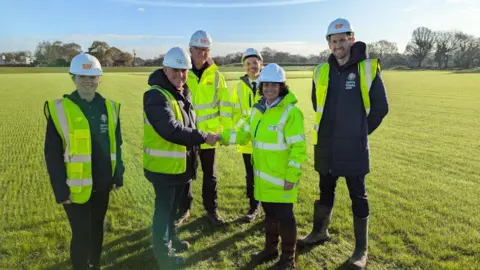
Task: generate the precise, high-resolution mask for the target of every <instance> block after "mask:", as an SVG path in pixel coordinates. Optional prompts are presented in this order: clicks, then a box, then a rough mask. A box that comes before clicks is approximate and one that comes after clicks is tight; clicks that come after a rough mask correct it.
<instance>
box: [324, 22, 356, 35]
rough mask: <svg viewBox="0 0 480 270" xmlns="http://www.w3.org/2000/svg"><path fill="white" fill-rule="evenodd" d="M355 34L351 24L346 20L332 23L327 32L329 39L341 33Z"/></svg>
mask: <svg viewBox="0 0 480 270" xmlns="http://www.w3.org/2000/svg"><path fill="white" fill-rule="evenodd" d="M348 32H352V33H353V28H352V25H351V24H350V22H349V21H348V20H346V19H342V18H338V19H336V20H334V21H333V22H331V23H330V25H329V26H328V30H327V39H328V36H330V35H334V34H341V33H348Z"/></svg>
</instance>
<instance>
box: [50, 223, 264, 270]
mask: <svg viewBox="0 0 480 270" xmlns="http://www.w3.org/2000/svg"><path fill="white" fill-rule="evenodd" d="M238 223H241V221H240V220H234V221H232V222H230V223H228V224H227V225H225V226H223V227H219V228H218V227H213V226H212V225H210V223H209V221H208V219H207V218H206V217H201V218H198V219H196V220H194V221H192V222H190V223H187V224H185V225H183V226H182V227H180V228H179V229H178V230H179V232H182V231H189V232H198V231H201V233H197V235H196V236H194V237H191V238H189V239H185V240H187V241H190V242H194V241H196V240H198V239H199V238H200V237H205V236H210V235H212V234H213V233H215V232H221V233H227V232H228V231H229V230H230V229H231V228H229V227H230V226H235V225H237V224H238ZM262 229H263V223H262V222H259V223H256V224H253V225H252V226H251V227H249V228H248V229H246V230H244V231H241V232H238V233H235V234H233V235H230V236H229V237H228V238H226V239H224V240H222V241H220V242H217V243H214V244H213V245H212V246H209V247H207V248H205V249H203V250H200V251H198V252H196V253H193V254H190V256H188V257H186V260H187V264H186V267H191V266H193V265H195V264H197V263H199V262H201V261H204V260H209V259H214V260H216V259H217V258H219V256H220V253H221V252H222V251H224V250H227V249H229V248H231V246H232V245H234V244H235V243H236V242H238V241H243V240H244V239H245V238H246V237H249V236H251V235H253V234H254V232H255V231H257V230H262ZM151 246H152V242H151V230H150V228H144V229H141V230H139V231H137V232H134V233H132V234H130V235H127V236H124V237H121V238H118V239H115V240H113V241H111V242H109V243H106V244H104V246H103V253H102V258H101V265H104V267H102V269H159V268H158V266H157V261H156V259H155V256H154V254H153V250H152V248H151ZM235 252H237V251H235ZM243 253H244V250H239V251H238V256H241V255H242V254H243ZM234 256H235V255H234ZM256 266H257V264H256V263H255V262H249V263H248V264H247V265H245V266H242V267H241V268H240V269H254V268H255V267H256ZM45 269H49V270H50V269H51V270H53V269H71V263H70V259H68V260H66V261H63V262H60V263H58V264H55V265H53V266H50V267H48V268H45Z"/></svg>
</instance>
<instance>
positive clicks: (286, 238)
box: [273, 223, 297, 270]
mask: <svg viewBox="0 0 480 270" xmlns="http://www.w3.org/2000/svg"><path fill="white" fill-rule="evenodd" d="M282 225H284V224H282ZM280 237H281V238H282V255H281V256H280V260H279V261H278V262H277V263H276V264H275V265H274V266H273V269H275V270H290V269H296V263H295V253H296V244H297V226H296V224H295V223H293V224H285V225H284V226H280Z"/></svg>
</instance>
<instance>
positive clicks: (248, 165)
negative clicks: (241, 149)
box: [242, 154, 260, 209]
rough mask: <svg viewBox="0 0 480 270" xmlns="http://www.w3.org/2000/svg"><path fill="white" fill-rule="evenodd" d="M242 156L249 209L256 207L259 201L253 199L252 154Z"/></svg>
mask: <svg viewBox="0 0 480 270" xmlns="http://www.w3.org/2000/svg"><path fill="white" fill-rule="evenodd" d="M242 156H243V163H244V164H245V180H246V182H247V198H248V199H249V201H250V209H256V208H258V206H259V204H260V202H259V201H257V200H255V195H254V181H253V165H252V155H251V154H242Z"/></svg>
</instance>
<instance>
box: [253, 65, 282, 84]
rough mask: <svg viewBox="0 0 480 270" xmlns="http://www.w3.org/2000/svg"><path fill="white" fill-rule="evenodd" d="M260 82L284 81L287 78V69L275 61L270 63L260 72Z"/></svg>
mask: <svg viewBox="0 0 480 270" xmlns="http://www.w3.org/2000/svg"><path fill="white" fill-rule="evenodd" d="M258 80H259V81H260V82H276V83H283V82H285V81H286V80H287V76H286V75H285V70H283V68H282V67H281V66H279V65H277V64H275V63H271V64H268V65H267V66H266V67H264V68H263V69H262V71H261V72H260V78H259V79H258Z"/></svg>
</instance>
